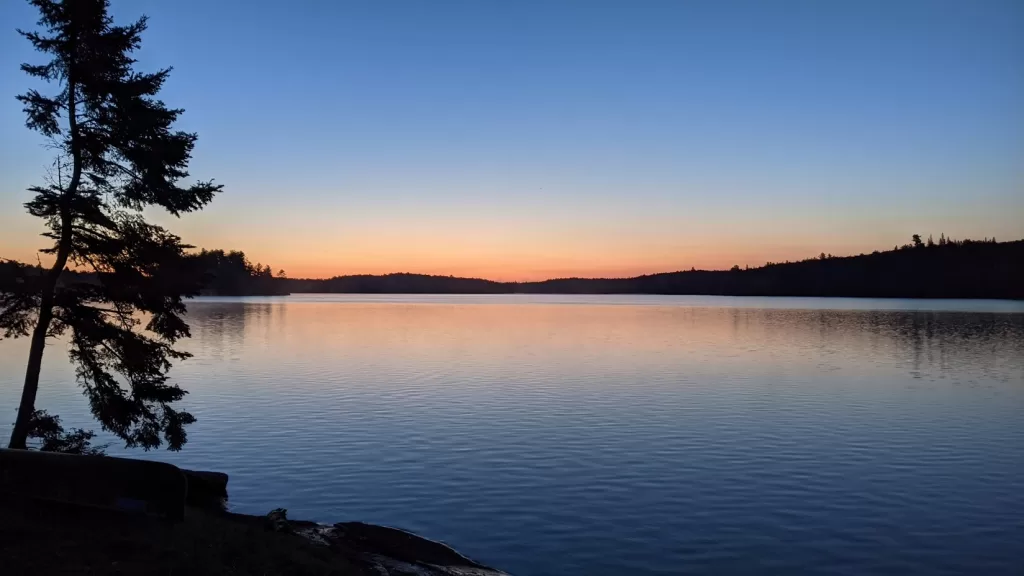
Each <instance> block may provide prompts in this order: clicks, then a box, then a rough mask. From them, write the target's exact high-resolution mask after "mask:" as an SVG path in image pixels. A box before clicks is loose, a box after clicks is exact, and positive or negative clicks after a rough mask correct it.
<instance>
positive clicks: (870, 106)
mask: <svg viewBox="0 0 1024 576" xmlns="http://www.w3.org/2000/svg"><path fill="white" fill-rule="evenodd" d="M112 4H113V12H114V15H115V18H116V19H117V20H118V21H125V20H126V19H128V18H135V17H137V16H139V15H141V14H143V13H144V14H147V15H149V16H150V29H149V31H148V32H147V33H146V35H145V36H144V40H143V49H142V51H141V53H140V55H139V59H140V66H142V67H143V68H147V69H153V68H156V67H160V66H167V65H172V66H174V68H175V71H174V73H173V74H172V77H171V79H170V81H169V82H168V84H167V87H166V89H165V91H164V93H163V94H162V97H163V98H164V99H165V101H166V102H168V104H170V105H173V106H177V107H182V108H185V109H186V113H185V115H184V116H183V119H182V123H181V126H182V127H183V128H185V129H188V130H195V131H198V132H199V134H200V140H199V145H198V147H197V149H196V152H195V159H194V162H193V174H194V175H195V176H197V177H202V178H208V177H213V178H216V179H217V180H218V181H219V182H221V183H223V184H225V185H226V192H225V194H224V195H222V196H221V197H220V198H218V199H217V200H216V201H215V202H214V203H213V205H211V207H210V208H209V209H208V210H206V211H205V212H204V213H202V214H199V215H192V216H187V217H185V218H183V219H182V220H181V221H175V220H173V219H168V218H164V217H161V216H159V215H158V216H157V219H158V220H159V221H161V223H165V224H167V225H168V226H170V227H171V228H172V229H173V230H174V231H176V232H178V233H180V234H181V235H182V236H183V237H184V238H185V239H186V240H188V241H190V242H192V243H194V244H198V245H202V246H207V247H224V248H238V249H243V250H245V251H246V252H247V253H248V254H250V256H251V257H252V258H253V259H254V260H261V261H264V262H270V263H271V264H272V265H273V266H274V267H275V269H276V268H285V269H286V270H288V271H289V273H290V274H291V275H307V276H325V275H333V274H340V273H356V272H386V271H399V270H402V271H415V272H430V273H445V274H447V273H452V274H469V275H479V276H487V277H494V278H537V277H545V276H560V275H587V276H592V275H621V274H633V273H641V272H654V271H660V270H671V269H680V268H687V269H688V268H689V267H690V266H697V267H708V268H716V267H728V266H730V265H731V264H733V263H739V264H751V265H753V264H759V263H763V262H764V261H765V260H784V259H787V258H799V257H803V256H807V255H811V254H816V253H818V252H820V251H826V252H833V253H855V252H861V251H870V250H872V249H875V248H884V247H886V246H892V245H893V244H895V243H903V242H905V241H906V240H907V238H909V235H910V234H912V233H915V232H918V233H924V234H928V233H933V234H935V235H936V236H938V234H939V233H940V232H945V233H946V234H949V235H953V236H957V237H964V236H972V237H973V236H978V237H980V236H992V235H995V236H997V237H999V238H1000V239H1010V238H1020V237H1024V2H1020V1H1001V0H980V1H977V2H968V1H957V2H943V1H937V0H936V1H911V0H901V1H898V2H877V1H858V2H853V1H842V2H840V1H837V2H818V1H800V2H796V1H781V0H780V1H775V2H731V1H724V2H675V1H673V2H653V1H644V2H626V1H621V2H598V1H587V2H568V1H560V2H525V1H523V2H497V1H467V2H412V1H395V2H369V1H366V2H319V1H317V2H312V1H307V2H302V1H297V2H290V3H281V2H264V1H248V2H241V1H239V2H234V1H224V0H219V1H216V2H209V1H206V2H200V1H192V0H179V1H176V2H157V1H139V0H132V1H128V0H114V1H113V3H112ZM35 19H36V16H35V14H34V13H33V11H32V8H31V7H30V6H29V5H28V4H27V3H22V2H19V1H18V0H10V1H8V2H4V3H3V4H2V6H0V22H3V26H2V27H0V86H2V87H3V92H5V93H7V96H4V97H0V131H2V133H3V135H4V136H3V140H2V142H0V256H7V257H18V258H23V259H27V258H32V259H34V256H32V254H33V252H34V250H35V249H36V248H37V247H39V246H40V245H41V243H40V239H39V238H38V237H37V236H35V234H36V233H37V232H38V231H39V230H40V228H39V223H38V222H36V221H34V219H32V218H31V217H28V216H27V215H24V213H23V210H22V208H21V204H22V202H24V201H25V200H26V199H27V198H28V193H27V192H25V190H24V189H25V188H26V187H27V186H29V185H32V184H33V183H36V182H38V181H39V177H40V174H41V173H42V172H43V169H44V168H45V166H46V164H47V162H48V158H49V156H48V153H47V151H46V150H45V149H44V148H43V147H42V146H41V144H42V143H41V141H40V140H39V139H38V138H37V137H36V136H35V135H33V134H32V133H31V132H29V131H28V130H26V129H25V128H24V127H23V122H24V120H23V115H22V113H21V110H20V108H21V107H20V104H19V103H18V102H17V101H15V100H14V95H15V94H17V93H19V92H21V91H23V90H24V87H26V86H27V85H28V81H27V79H26V78H25V77H24V75H22V74H21V73H20V72H19V71H18V69H17V66H18V64H19V63H20V62H22V61H26V60H28V61H33V60H36V59H38V56H36V55H35V54H33V53H32V52H31V50H30V47H29V46H28V44H27V43H26V42H25V41H24V40H22V39H21V38H20V37H19V36H18V35H17V34H16V33H15V32H14V30H13V28H15V27H22V28H31V27H32V26H33V24H34V21H35Z"/></svg>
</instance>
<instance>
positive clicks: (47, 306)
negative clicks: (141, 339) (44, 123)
mask: <svg viewBox="0 0 1024 576" xmlns="http://www.w3.org/2000/svg"><path fill="white" fill-rule="evenodd" d="M75 88H76V86H75V81H74V80H73V79H71V78H69V79H68V128H69V132H70V134H71V156H72V161H73V162H74V167H73V168H72V172H71V180H70V181H69V182H68V187H67V188H65V189H64V193H63V197H62V199H61V207H60V223H61V227H60V243H59V244H58V245H57V260H56V261H55V262H54V263H53V267H52V268H50V270H49V271H48V272H47V274H46V281H45V282H44V283H43V291H42V294H41V295H40V300H39V319H38V321H37V322H36V327H35V329H34V330H32V344H31V347H30V348H29V352H28V366H27V367H26V369H25V385H24V386H23V387H22V389H21V402H20V403H19V404H18V419H17V420H15V422H14V429H13V430H12V431H11V441H10V442H9V443H8V445H7V447H8V448H14V449H19V450H24V449H25V448H26V447H27V442H28V433H29V432H30V430H29V428H30V427H31V424H32V415H33V414H35V411H36V393H37V392H38V391H39V371H40V369H42V367H43V350H44V349H45V348H46V336H47V334H48V333H49V331H50V322H51V321H52V320H53V303H54V297H55V296H56V293H57V282H58V281H59V280H60V275H61V273H62V272H63V271H64V266H66V265H67V263H68V256H69V255H70V254H71V232H72V225H73V224H74V216H73V215H72V213H71V199H72V198H74V196H75V194H77V193H78V183H79V182H80V181H81V179H82V155H81V153H80V151H79V148H78V119H77V118H76V116H75V114H76V112H77V111H76V107H75Z"/></svg>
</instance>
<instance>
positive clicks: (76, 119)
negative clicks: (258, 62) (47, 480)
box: [0, 0, 221, 450]
mask: <svg viewBox="0 0 1024 576" xmlns="http://www.w3.org/2000/svg"><path fill="white" fill-rule="evenodd" d="M31 3H32V4H33V5H34V6H35V7H36V8H37V9H38V10H39V12H40V15H41V17H40V19H39V26H40V29H41V30H40V31H37V32H23V31H20V30H19V32H20V33H21V34H22V36H24V37H25V38H27V39H28V40H29V41H30V42H31V43H32V45H33V46H34V47H35V48H36V49H37V50H38V51H40V52H43V53H45V54H47V55H49V56H50V57H51V60H50V61H49V62H47V63H45V64H23V65H22V70H24V71H25V72H26V73H28V74H29V75H30V76H33V77H35V78H39V79H42V80H45V81H48V82H50V83H51V84H53V85H55V88H56V90H55V91H54V92H52V93H50V94H42V93H40V92H39V91H37V90H29V91H28V92H26V93H25V94H23V95H21V96H19V97H18V99H19V100H20V101H21V102H22V103H23V104H24V106H25V113H26V115H27V117H28V119H27V121H26V125H27V126H28V127H29V128H30V129H32V130H35V131H37V132H39V133H40V134H42V135H43V136H46V137H48V138H50V139H51V143H52V145H53V148H54V149H55V150H57V154H58V156H57V159H56V161H55V164H54V166H55V171H54V173H53V174H51V175H50V177H49V178H48V179H47V180H46V185H45V186H37V187H33V188H31V191H33V192H35V194H36V195H35V197H34V198H33V199H32V200H31V201H30V202H28V203H27V204H26V207H27V208H28V211H29V213H31V214H32V215H33V216H36V217H39V218H42V219H44V220H45V221H46V226H47V227H48V228H49V233H48V234H46V235H47V236H48V237H49V238H51V239H52V240H53V245H52V246H51V247H50V248H47V249H45V250H43V252H46V253H47V254H51V255H52V256H53V258H54V262H53V265H52V266H51V267H50V268H49V269H48V270H46V271H45V272H43V273H35V274H30V273H28V269H27V268H26V269H21V270H19V271H18V273H19V277H18V278H17V279H16V280H15V281H12V282H11V283H10V284H9V291H8V293H6V294H5V295H4V297H3V299H2V300H0V305H2V306H3V308H0V329H3V330H4V332H5V336H15V337H16V336H27V335H29V334H30V333H31V346H30V351H29V358H28V368H27V370H26V374H25V384H24V388H23V391H22V397H21V403H20V405H19V408H18V419H17V422H16V423H15V425H14V430H13V432H12V434H11V440H10V447H11V448H25V447H26V440H27V439H28V438H29V437H30V436H33V435H34V436H37V437H40V438H42V439H43V440H44V443H46V442H49V443H50V444H51V445H54V446H67V445H68V443H67V442H62V441H60V440H59V439H56V438H54V437H53V433H54V432H55V431H57V430H62V429H60V428H59V420H57V421H54V420H53V417H50V416H49V415H46V414H45V413H43V412H39V411H37V410H36V407H35V399H36V391H37V389H38V386H39V370H40V366H41V364H42V359H43V350H44V345H45V341H46V338H48V337H54V336H59V335H61V334H65V333H68V332H70V339H69V344H70V356H71V360H72V362H73V363H74V364H75V365H76V368H77V377H78V381H79V383H80V384H81V385H82V387H83V388H84V390H85V395H86V397H87V398H88V400H89V403H90V406H91V408H92V413H93V415H94V416H95V417H96V419H97V420H99V422H100V424H101V425H102V426H103V428H104V429H106V430H108V431H110V432H113V433H114V434H116V435H117V436H118V437H120V438H121V439H122V440H124V442H125V444H126V445H127V446H129V447H132V446H139V447H142V448H145V449H150V448H155V447H158V446H160V445H161V444H162V443H163V442H166V443H167V446H168V448H170V449H172V450H178V449H180V448H181V447H182V445H183V444H184V443H185V441H186V434H185V426H186V425H187V424H190V423H192V422H194V421H195V419H194V418H193V417H192V415H191V414H189V413H187V412H182V411H178V410H175V409H174V408H172V407H171V404H172V403H173V402H175V401H176V400H179V399H181V398H182V397H183V396H184V395H185V393H186V392H185V391H184V390H182V389H181V388H179V387H178V386H176V385H173V384H170V383H168V379H167V371H168V370H169V369H170V366H171V361H172V360H175V359H182V358H185V357H187V356H188V354H187V353H185V352H181V351H177V350H175V349H174V348H172V345H173V344H174V342H175V341H176V340H177V339H179V338H182V337H187V336H188V335H189V330H188V325H187V324H186V323H185V321H184V319H183V318H182V314H183V313H184V311H185V307H184V304H183V303H182V298H183V297H185V296H190V295H194V294H197V293H198V291H199V288H200V281H201V277H200V275H199V274H198V272H197V271H198V269H199V267H198V266H197V260H196V259H194V258H191V259H190V258H185V257H184V256H185V252H184V251H185V249H187V248H189V246H186V245H184V244H182V243H181V240H180V239H179V238H178V237H177V236H175V235H173V234H171V233H170V232H168V231H167V230H165V229H163V228H161V227H159V226H155V225H153V224H150V223H148V222H146V220H145V219H144V218H143V216H142V210H143V209H144V208H146V207H149V206H157V207H160V208H163V209H165V210H167V211H168V212H169V213H171V214H173V215H175V216H178V215H180V214H181V213H183V212H191V211H193V210H199V209H201V208H202V207H203V206H204V205H206V204H207V203H208V202H210V200H212V199H213V197H214V195H215V193H217V192H218V191H219V190H220V189H221V186H220V185H216V184H214V183H213V182H198V183H195V184H192V185H188V186H179V184H178V183H179V182H180V181H181V180H182V179H184V178H186V177H187V176H188V172H187V167H188V162H189V159H190V157H191V154H192V149H193V146H194V145H195V142H196V135H195V134H190V133H187V132H182V131H176V130H174V129H173V127H172V126H173V124H174V122H175V120H176V119H177V118H178V116H179V115H180V114H181V112H182V111H181V110H177V109H169V108H167V107H166V106H165V105H164V104H163V102H161V101H160V100H158V99H156V98H155V96H156V94H157V93H158V92H159V91H160V88H161V86H162V85H163V83H164V81H165V80H166V79H167V76H168V74H169V72H170V69H164V70H160V71H158V72H156V73H152V74H148V73H143V72H138V71H136V70H134V69H133V65H134V64H135V60H134V59H133V58H132V57H131V54H132V53H133V52H134V51H135V50H136V49H138V48H139V45H140V42H141V38H140V34H141V33H142V32H143V31H144V30H145V29H146V19H145V18H141V19H140V20H138V21H136V22H134V23H132V24H129V25H127V26H115V25H114V23H113V20H112V19H111V17H110V16H109V15H108V2H107V1H106V0H65V1H54V0H31ZM68 264H72V265H74V266H75V267H76V269H79V270H85V271H88V272H93V273H94V274H88V275H81V274H76V275H68V274H63V272H64V270H65V266H67V265H68ZM68 276H74V277H75V279H71V280H69V279H68ZM83 276H84V277H86V278H91V279H92V281H81V280H79V279H80V278H81V277H83ZM140 313H141V314H140ZM141 318H145V321H143V320H142V319H141ZM143 327H144V328H145V329H146V330H147V331H148V332H143V331H142V330H141V328H143ZM47 418H50V419H49V420H47ZM40 423H42V424H46V425H47V426H44V428H46V429H45V430H44V429H40V425H41V424H40ZM54 424H57V426H56V428H55V427H54ZM34 427H35V428H36V429H35V430H34ZM79 432H80V431H79ZM72 440H74V439H72ZM78 440H82V437H81V436H79V437H78ZM84 440H85V444H86V445H87V444H88V442H87V440H88V438H85V439H84ZM71 444H75V443H74V442H71ZM78 444H79V445H78V449H79V450H83V449H87V446H82V445H81V442H79V443H78Z"/></svg>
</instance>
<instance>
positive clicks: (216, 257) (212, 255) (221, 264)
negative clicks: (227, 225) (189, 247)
mask: <svg viewBox="0 0 1024 576" xmlns="http://www.w3.org/2000/svg"><path fill="white" fill-rule="evenodd" d="M195 258H197V259H199V261H200V265H201V266H202V268H203V270H204V271H205V272H206V274H207V278H206V280H205V281H204V284H203V294H209V295H216V296H261V295H274V294H286V293H287V292H286V291H285V290H284V286H283V285H282V284H281V283H279V282H276V281H275V279H274V276H273V275H272V274H271V272H270V266H264V265H263V264H259V263H256V264H253V263H251V262H249V260H248V259H247V258H246V257H245V253H244V252H240V251H236V250H232V251H230V252H225V251H224V250H203V251H202V252H200V253H199V254H198V255H196V256H195ZM282 272H283V270H282ZM282 276H283V274H282Z"/></svg>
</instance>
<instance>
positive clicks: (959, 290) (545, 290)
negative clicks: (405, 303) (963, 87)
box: [277, 234, 1024, 299]
mask: <svg viewBox="0 0 1024 576" xmlns="http://www.w3.org/2000/svg"><path fill="white" fill-rule="evenodd" d="M277 282H278V283H280V284H282V285H283V287H284V288H285V290H286V291H287V292H290V293H301V292H327V293H331V292H336V293H407V294H442V293H447V294H510V293H524V294H703V295H722V296H848V297H873V298H883V297H885V298H1008V299H1024V240H1018V241H1014V242H996V241H995V239H994V238H993V239H988V238H986V239H984V240H970V239H965V240H951V239H947V238H946V237H945V235H941V236H940V237H939V240H938V241H925V240H922V239H921V237H920V236H919V235H916V234H915V235H913V236H912V238H911V242H910V243H908V244H905V245H903V246H895V247H893V249H892V250H888V251H877V250H876V251H874V252H872V253H870V254H860V255H857V256H833V255H831V254H826V253H821V254H820V255H819V256H817V257H812V258H807V259H805V260H801V261H797V262H767V263H766V264H765V265H764V266H760V267H755V268H750V267H746V268H740V267H739V266H733V267H732V269H730V270H728V271H722V270H697V269H693V268H691V269H690V270H688V271H680V272H667V273H661V274H650V275H644V276H637V277H633V278H560V279H552V280H544V281H540V282H494V281H490V280H482V279H476V278H457V277H452V276H430V275H423V274H405V273H403V274H385V275H379V276H375V275H352V276H336V277H334V278H329V279H326V280H306V279H288V278H285V279H278V280H277Z"/></svg>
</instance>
